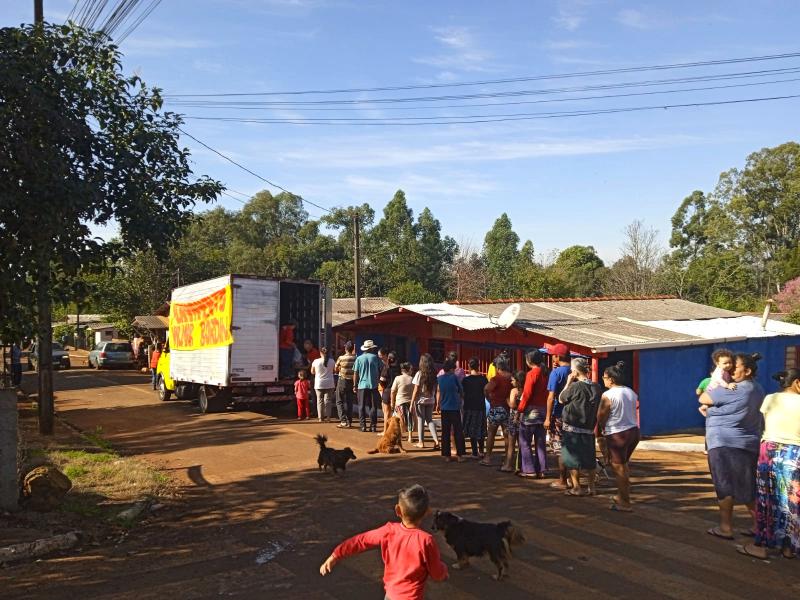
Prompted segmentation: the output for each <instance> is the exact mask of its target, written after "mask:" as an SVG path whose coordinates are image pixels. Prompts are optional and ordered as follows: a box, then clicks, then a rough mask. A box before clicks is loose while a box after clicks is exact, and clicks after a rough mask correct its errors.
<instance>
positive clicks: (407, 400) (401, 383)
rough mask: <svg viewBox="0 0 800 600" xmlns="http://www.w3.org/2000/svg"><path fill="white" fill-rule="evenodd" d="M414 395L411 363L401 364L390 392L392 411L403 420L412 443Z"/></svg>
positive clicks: (409, 441) (409, 440)
mask: <svg viewBox="0 0 800 600" xmlns="http://www.w3.org/2000/svg"><path fill="white" fill-rule="evenodd" d="M413 395H414V379H413V378H412V377H411V363H409V362H404V363H403V364H401V365H400V375H398V376H397V377H395V378H394V381H393V382H392V389H391V393H390V398H391V403H392V411H393V412H394V414H396V415H397V416H398V417H400V420H401V421H402V424H403V427H405V428H406V430H407V431H408V443H409V444H410V443H411V430H412V429H414V426H413V418H414V414H413V411H412V410H411V397H412V396H413Z"/></svg>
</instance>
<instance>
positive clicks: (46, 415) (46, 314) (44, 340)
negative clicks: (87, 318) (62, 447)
mask: <svg viewBox="0 0 800 600" xmlns="http://www.w3.org/2000/svg"><path fill="white" fill-rule="evenodd" d="M51 304H52V300H51V299H50V264H49V262H48V263H47V264H46V265H45V266H44V268H42V267H40V268H39V281H38V282H37V284H36V309H37V313H38V315H37V316H38V328H37V344H36V348H37V352H38V356H37V358H38V361H37V366H38V369H39V373H38V375H39V399H38V405H39V433H41V434H43V435H52V434H53V419H54V413H55V405H54V403H53V323H52V314H51V312H50V311H51V308H52V306H51Z"/></svg>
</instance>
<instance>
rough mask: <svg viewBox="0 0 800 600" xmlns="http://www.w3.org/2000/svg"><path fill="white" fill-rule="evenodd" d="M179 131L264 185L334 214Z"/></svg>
mask: <svg viewBox="0 0 800 600" xmlns="http://www.w3.org/2000/svg"><path fill="white" fill-rule="evenodd" d="M178 131H180V132H181V133H182V134H184V135H185V136H186V137H188V138H191V139H193V140H194V141H195V142H197V143H198V144H200V145H201V146H203V147H204V148H206V149H207V150H211V152H213V153H214V154H216V155H218V156H220V157H222V158H224V159H225V160H227V161H228V162H229V163H231V164H233V165H236V166H237V167H239V168H240V169H242V170H243V171H246V172H247V173H250V175H252V176H253V177H256V178H257V179H260V180H261V181H263V182H264V183H266V184H267V185H270V186H272V187H274V188H276V189H279V190H281V191H283V192H286V193H287V194H290V195H292V196H295V197H297V198H299V199H300V201H301V202H303V203H304V204H310V205H311V206H315V207H317V208H318V209H320V210H324V211H325V212H329V213H332V212H333V211H332V210H331V209H330V208H325V207H324V206H320V205H319V204H315V203H314V202H311V201H310V200H306V199H305V198H303V197H302V196H298V195H297V194H294V193H292V192H290V191H289V190H287V189H286V188H285V187H282V186H280V185H278V184H277V183H275V182H273V181H270V180H269V179H267V178H266V177H262V176H261V175H259V174H258V173H256V172H255V171H252V170H250V169H248V168H247V167H245V166H244V165H243V164H241V163H238V162H236V161H235V160H233V159H232V158H231V157H230V156H227V155H226V154H223V153H222V152H220V151H219V150H217V149H215V148H212V147H211V146H209V145H208V144H206V143H205V142H202V141H200V140H198V139H197V138H196V137H194V136H193V135H192V134H191V133H188V132H186V131H185V130H184V129H182V128H180V127H178Z"/></svg>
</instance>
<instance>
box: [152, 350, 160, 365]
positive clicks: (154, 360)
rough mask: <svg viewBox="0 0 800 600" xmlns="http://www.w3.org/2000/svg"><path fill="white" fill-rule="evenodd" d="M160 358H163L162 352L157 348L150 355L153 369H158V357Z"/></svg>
mask: <svg viewBox="0 0 800 600" xmlns="http://www.w3.org/2000/svg"><path fill="white" fill-rule="evenodd" d="M159 358H161V352H159V351H158V350H155V351H154V352H153V353H152V354H151V355H150V368H151V369H157V368H158V359H159Z"/></svg>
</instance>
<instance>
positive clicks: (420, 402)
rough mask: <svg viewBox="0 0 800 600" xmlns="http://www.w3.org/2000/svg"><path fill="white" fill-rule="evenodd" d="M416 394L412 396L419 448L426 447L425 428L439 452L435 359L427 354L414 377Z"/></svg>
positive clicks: (422, 358)
mask: <svg viewBox="0 0 800 600" xmlns="http://www.w3.org/2000/svg"><path fill="white" fill-rule="evenodd" d="M413 383H414V393H413V395H412V396H411V405H412V406H413V407H414V410H415V411H416V414H417V431H418V434H417V435H418V436H419V443H417V444H414V446H416V447H417V448H424V447H425V426H426V425H427V427H428V430H429V431H430V432H431V437H433V449H434V450H439V438H438V437H437V436H436V423H434V422H433V409H434V406H435V405H436V388H437V385H436V370H435V368H434V366H433V357H432V356H431V355H430V354H428V353H425V354H423V355H422V356H420V357H419V370H418V371H417V373H416V374H415V375H414V379H413Z"/></svg>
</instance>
